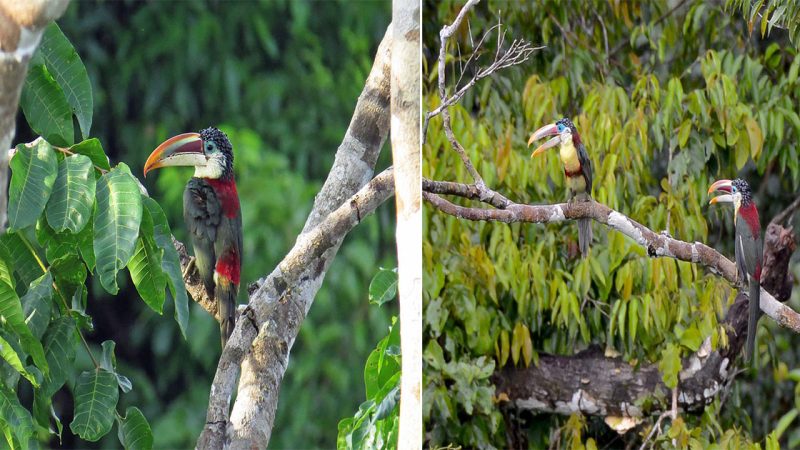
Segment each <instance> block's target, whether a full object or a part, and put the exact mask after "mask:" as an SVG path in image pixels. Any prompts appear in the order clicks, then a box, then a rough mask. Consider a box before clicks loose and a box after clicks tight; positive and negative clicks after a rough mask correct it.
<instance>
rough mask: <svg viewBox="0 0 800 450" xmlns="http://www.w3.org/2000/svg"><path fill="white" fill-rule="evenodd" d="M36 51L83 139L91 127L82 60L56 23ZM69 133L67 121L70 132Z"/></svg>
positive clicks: (88, 91) (88, 85) (88, 90)
mask: <svg viewBox="0 0 800 450" xmlns="http://www.w3.org/2000/svg"><path fill="white" fill-rule="evenodd" d="M37 51H38V52H39V53H40V55H41V56H42V59H43V60H44V62H45V65H46V66H47V69H48V70H49V71H50V73H51V74H52V75H53V78H54V79H55V81H56V82H58V85H59V86H60V87H61V89H62V91H63V93H64V95H65V96H66V100H67V102H68V103H69V105H70V106H71V108H72V112H73V113H74V114H75V116H76V117H77V118H78V123H79V124H80V128H81V133H82V134H83V137H84V138H86V136H88V135H89V129H90V128H91V126H92V107H93V102H92V85H91V83H90V82H89V75H88V74H87V73H86V68H85V67H84V66H83V62H82V61H81V57H80V56H78V53H77V52H76V51H75V49H74V48H73V47H72V44H70V42H69V40H68V39H67V37H66V36H64V33H62V32H61V29H60V28H59V27H58V25H57V24H56V23H55V22H52V23H51V24H50V25H48V26H47V28H46V29H45V32H44V35H43V36H42V41H41V43H40V44H39V48H38V50H37ZM71 129H72V121H71V120H70V132H71Z"/></svg>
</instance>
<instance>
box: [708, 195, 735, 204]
mask: <svg viewBox="0 0 800 450" xmlns="http://www.w3.org/2000/svg"><path fill="white" fill-rule="evenodd" d="M714 203H733V196H732V195H731V194H722V195H718V196H716V197H714V198H712V199H711V200H710V201H709V202H708V204H709V205H713V204H714Z"/></svg>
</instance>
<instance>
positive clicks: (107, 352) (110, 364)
mask: <svg viewBox="0 0 800 450" xmlns="http://www.w3.org/2000/svg"><path fill="white" fill-rule="evenodd" d="M100 345H101V346H102V347H103V357H102V358H101V359H100V367H102V368H103V369H105V370H107V371H109V372H111V373H113V374H114V376H115V377H117V385H118V386H119V388H120V389H122V392H125V393H128V392H130V390H131V388H133V385H132V384H131V380H129V379H128V378H127V377H125V376H123V375H120V374H119V372H117V357H116V356H115V355H114V347H116V345H117V344H116V343H115V342H114V341H103V343H102V344H100Z"/></svg>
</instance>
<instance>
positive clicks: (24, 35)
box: [0, 0, 69, 234]
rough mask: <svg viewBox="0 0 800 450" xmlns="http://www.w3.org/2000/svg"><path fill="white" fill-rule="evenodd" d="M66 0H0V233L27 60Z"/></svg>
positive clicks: (2, 230) (58, 15) (58, 14)
mask: <svg viewBox="0 0 800 450" xmlns="http://www.w3.org/2000/svg"><path fill="white" fill-rule="evenodd" d="M68 4H69V0H38V1H36V0H34V1H27V2H25V1H20V0H0V234H2V233H4V232H5V229H6V220H7V217H6V214H7V208H8V192H7V190H6V188H7V186H8V152H7V151H6V150H7V149H8V148H9V147H11V141H13V140H14V135H15V134H16V126H15V122H16V118H17V107H18V106H19V95H20V92H22V85H23V84H25V76H26V74H27V73H28V61H30V59H31V57H32V56H33V53H34V52H35V51H36V48H37V47H38V46H39V41H40V40H41V39H42V32H43V31H44V27H45V25H47V24H48V23H50V22H51V21H52V20H55V19H57V18H59V17H61V14H63V13H64V10H66V9H67V5H68Z"/></svg>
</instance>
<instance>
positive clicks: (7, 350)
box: [0, 336, 39, 387]
mask: <svg viewBox="0 0 800 450" xmlns="http://www.w3.org/2000/svg"><path fill="white" fill-rule="evenodd" d="M0 356H2V357H3V359H4V360H5V361H6V362H7V363H8V365H9V366H11V368H13V369H14V370H16V371H17V372H18V373H19V374H20V375H22V376H23V377H25V378H26V379H27V380H28V381H30V382H31V384H32V385H33V386H34V387H39V380H37V379H36V376H35V375H34V374H32V373H31V372H28V370H27V369H26V368H25V364H23V363H22V359H21V358H20V356H19V354H18V353H17V351H16V350H14V347H12V346H11V344H10V343H9V342H8V341H6V340H5V339H3V337H2V336H0Z"/></svg>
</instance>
